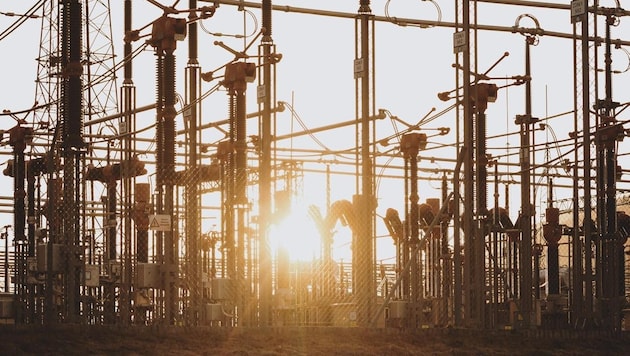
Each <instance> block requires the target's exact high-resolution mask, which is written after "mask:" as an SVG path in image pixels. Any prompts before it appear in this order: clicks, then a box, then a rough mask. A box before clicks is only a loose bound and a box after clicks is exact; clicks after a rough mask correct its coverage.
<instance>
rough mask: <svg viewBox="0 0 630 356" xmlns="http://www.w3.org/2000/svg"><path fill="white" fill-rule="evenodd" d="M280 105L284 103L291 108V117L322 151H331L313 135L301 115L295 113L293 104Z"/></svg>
mask: <svg viewBox="0 0 630 356" xmlns="http://www.w3.org/2000/svg"><path fill="white" fill-rule="evenodd" d="M278 103H282V104H283V105H284V106H285V107H287V108H289V111H290V112H291V115H293V117H294V118H295V120H296V121H297V122H298V124H299V125H300V126H301V127H302V129H303V130H304V131H305V132H306V133H307V134H308V136H309V137H310V138H311V139H312V140H313V142H315V143H316V144H317V145H318V146H319V147H321V148H322V149H324V150H325V151H331V150H330V149H329V148H328V147H327V146H326V145H324V143H323V142H321V141H320V140H319V139H318V138H317V137H316V136H315V134H313V133H312V132H311V129H309V128H308V127H307V126H306V124H305V123H304V121H302V119H301V118H300V115H299V114H298V113H297V112H296V111H295V109H294V108H293V106H291V104H289V103H287V102H285V101H279V102H278Z"/></svg>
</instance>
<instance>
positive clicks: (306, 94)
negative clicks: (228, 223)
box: [0, 0, 630, 233]
mask: <svg viewBox="0 0 630 356" xmlns="http://www.w3.org/2000/svg"><path fill="white" fill-rule="evenodd" d="M103 2H105V3H107V2H106V1H103ZM160 2H161V3H163V4H167V5H170V4H172V3H173V2H172V1H163V0H162V1H160ZM32 3H33V2H32V1H31V2H25V1H10V2H7V1H5V2H3V3H2V4H1V5H0V12H2V13H5V14H6V13H10V12H14V13H23V12H25V11H26V10H27V9H28V8H30V6H32ZM187 3H188V2H187V1H180V3H179V4H178V5H177V8H178V9H184V8H185V6H187ZM273 3H274V5H289V6H295V7H301V8H317V9H322V10H329V11H339V12H345V13H356V12H357V10H358V7H359V1H317V2H316V1H304V0H301V1H300V0H294V1H291V0H285V1H274V2H273ZM371 3H372V12H373V13H374V14H375V15H378V16H386V15H389V16H390V17H392V22H389V23H388V22H377V23H376V25H375V29H376V32H375V33H376V38H375V58H376V94H375V106H376V108H383V109H386V110H389V112H391V114H392V115H395V116H397V117H399V118H400V119H401V120H403V121H405V122H407V123H410V124H415V123H417V122H418V121H419V120H420V119H421V118H422V117H424V116H425V115H426V114H427V113H429V111H431V110H432V108H435V112H436V113H437V112H441V111H443V110H445V109H447V108H448V107H449V106H451V105H452V104H453V103H454V101H453V100H451V101H449V102H442V101H440V100H439V99H438V97H437V94H438V93H439V92H443V91H450V90H452V89H454V87H455V77H456V70H455V69H454V68H453V67H452V64H453V63H454V62H455V56H454V54H453V45H452V36H453V32H454V30H453V28H450V27H444V26H439V25H438V26H435V27H430V28H420V27H417V26H400V25H396V24H394V23H393V22H396V20H400V19H401V18H415V19H422V20H436V21H437V20H441V21H443V22H445V23H448V22H453V21H454V19H455V13H454V10H453V8H454V4H455V1H450V0H449V1H444V0H435V1H433V2H432V1H420V0H414V1H412V0H390V1H382V0H379V1H372V2H371ZM549 3H560V4H567V3H568V1H550V2H549ZM600 3H601V5H602V6H615V2H614V1H601V2H600ZM620 3H621V5H622V6H624V1H620ZM625 3H627V2H625ZM110 4H111V10H112V26H113V27H112V31H113V36H112V38H113V39H114V50H115V53H116V54H117V58H121V57H122V47H123V41H122V39H123V33H122V31H123V26H122V19H123V17H122V7H123V1H122V0H119V1H110ZM199 4H200V5H211V3H205V2H201V1H200V2H199ZM133 5H134V20H133V26H134V28H141V27H144V26H145V25H147V24H149V23H150V22H151V21H153V20H154V19H156V18H157V17H159V16H160V15H161V11H160V10H159V9H158V8H157V7H155V6H154V5H152V4H150V3H149V2H147V1H139V0H136V1H134V2H133ZM477 14H478V22H479V24H483V25H490V26H496V27H502V28H510V27H513V26H515V25H516V19H517V18H519V16H520V15H523V14H528V15H531V16H533V17H534V18H536V19H537V20H538V21H539V24H540V28H541V29H542V30H544V31H547V32H559V33H566V34H570V33H572V25H571V22H570V16H569V12H568V11H567V10H554V9H540V8H533V7H520V6H512V5H501V4H492V3H484V2H480V3H479V4H478V8H477ZM252 15H253V16H254V17H255V18H256V19H255V20H254V19H253V18H252ZM177 16H181V17H185V16H186V15H184V14H182V15H177ZM273 16H274V17H273V25H274V26H273V39H274V43H275V45H276V50H277V52H278V53H281V54H282V55H283V57H282V60H281V62H280V63H279V64H278V65H277V67H276V69H277V100H278V101H285V102H288V103H292V104H293V107H294V109H295V111H294V114H297V115H298V116H299V118H300V119H301V120H302V121H303V123H304V124H305V125H306V126H307V127H308V128H310V129H315V128H317V127H320V126H325V125H329V124H332V123H338V122H343V121H348V120H352V119H353V118H354V117H355V81H354V79H353V60H354V53H355V22H354V21H353V20H351V19H343V18H333V17H325V16H318V15H305V14H296V13H291V12H280V11H275V12H274V13H273ZM16 19H17V18H16V17H9V16H0V31H3V30H4V29H6V28H8V27H9V25H10V24H11V23H13V22H14V21H15V20H16ZM601 20H602V21H601V22H602V23H603V18H601ZM261 22H262V19H261V16H260V10H259V9H251V15H250V14H248V13H244V12H242V11H238V10H237V8H236V7H234V6H229V5H221V6H220V7H219V9H217V12H216V13H215V15H214V17H212V18H210V19H207V20H204V21H203V25H204V27H205V29H207V30H208V31H209V32H213V33H223V34H243V33H245V34H251V33H252V31H256V30H260V27H259V26H260V25H261ZM628 22H630V19H626V18H621V19H620V24H619V26H617V27H613V29H612V37H613V38H615V39H616V38H622V39H624V40H625V39H626V38H624V36H627V35H628V34H629V33H630V32H629V27H628ZM518 25H519V27H526V28H532V27H534V23H533V21H532V20H531V19H530V18H529V17H527V18H523V19H522V20H521V22H519V24H518ZM256 26H258V27H256ZM40 28H41V20H40V19H31V20H28V21H27V22H26V23H25V24H24V25H22V26H21V27H20V28H18V29H17V30H15V31H14V32H13V33H11V34H10V35H8V36H6V37H5V38H2V39H1V40H0V51H1V52H2V53H3V58H2V62H1V63H2V67H0V71H2V72H1V77H2V78H3V82H4V85H2V86H0V109H9V110H11V111H19V110H24V109H27V108H29V107H30V106H31V105H33V101H34V93H35V84H34V81H35V78H36V62H35V58H36V57H37V54H38V47H39V38H40ZM143 33H148V30H146V29H145V30H144V31H143ZM599 33H600V34H601V35H603V33H604V32H603V27H601V28H600V30H599ZM217 40H220V41H223V42H224V43H225V44H227V45H228V46H230V47H231V48H234V49H237V50H240V49H242V48H243V46H244V42H249V41H250V40H251V37H250V38H247V39H245V40H243V39H236V38H233V37H229V36H222V37H217V36H213V35H210V34H208V33H206V32H204V31H203V30H200V37H199V48H200V54H199V62H200V65H201V66H202V69H203V71H208V70H214V69H216V68H219V67H221V66H222V65H224V64H225V63H226V62H227V61H229V60H231V59H232V58H233V56H232V55H231V54H230V53H228V52H227V51H225V50H224V49H222V48H220V47H218V46H215V45H214V44H213V43H214V41H217ZM141 43H142V41H138V42H137V43H134V48H137V47H138V46H140V45H141ZM257 46H258V42H256V43H255V44H254V46H252V47H251V48H250V50H249V52H248V53H249V54H251V55H255V54H256V52H257ZM477 49H478V59H477V66H478V70H479V72H485V71H486V70H487V69H488V68H490V67H491V66H492V65H493V64H494V63H495V62H496V61H497V60H498V59H499V58H500V57H501V56H502V55H503V54H504V53H505V52H508V53H509V56H508V57H506V58H505V59H503V60H502V61H501V62H500V63H499V64H498V65H497V66H496V67H495V68H494V69H493V70H492V71H491V72H490V73H489V75H490V76H491V77H494V78H497V79H496V80H493V81H492V82H494V83H496V84H497V85H499V86H503V85H506V84H509V83H511V82H512V81H511V80H509V79H505V78H506V77H512V76H516V75H523V74H524V68H525V58H524V56H525V55H524V53H525V52H524V49H525V37H523V36H522V35H520V34H517V33H510V32H503V31H479V33H478V39H477ZM601 51H602V52H603V47H602V50H601ZM152 52H153V51H152V50H151V49H147V50H145V51H144V52H143V53H142V54H140V55H139V56H138V57H137V58H136V60H135V61H134V83H135V85H136V86H137V88H138V100H137V104H138V106H144V105H148V104H151V103H153V102H154V100H155V99H154V98H155V92H154V87H155V75H154V72H155V69H154V59H155V57H154V55H153V53H152ZM176 56H177V64H178V72H177V91H178V93H180V94H183V93H184V89H183V88H184V70H183V67H184V66H185V64H186V62H187V51H186V43H185V42H179V43H178V49H177V52H176ZM601 58H603V56H601ZM252 61H255V59H252ZM531 63H532V89H533V90H532V104H533V115H534V116H535V117H539V118H544V117H546V116H553V115H557V114H560V113H565V112H569V111H571V110H573V88H574V83H573V68H574V64H573V45H572V41H571V40H569V39H560V38H554V37H551V36H545V35H543V36H540V37H539V43H538V45H537V46H532V47H531ZM599 63H600V68H601V67H602V66H603V61H602V60H601V59H600V61H599ZM628 66H630V62H629V59H628V55H627V51H626V49H625V48H622V49H616V50H615V51H614V56H613V69H615V70H617V71H619V72H621V73H620V74H615V75H614V76H613V80H614V84H613V98H614V100H615V101H618V102H621V103H625V102H628V101H629V98H628V96H629V93H630V90H628V89H630V88H628V83H630V81H629V80H628V76H629V75H630V74H629V73H628V72H626V70H627V68H628ZM122 76H123V73H122V71H120V72H119V73H118V85H120V84H121V83H122V79H121V78H122ZM599 81H600V84H602V85H603V76H600V78H599ZM214 84H216V81H215V82H212V83H204V90H208V89H209V88H211V87H212V86H213V85H214ZM602 88H603V87H602ZM603 93H604V91H603V90H602V89H600V97H602V96H603ZM255 94H256V92H255V84H251V85H250V87H249V91H248V95H249V96H250V98H255ZM250 102H251V104H248V111H249V112H252V111H256V110H257V106H256V104H255V101H254V100H253V99H252V100H250ZM524 102H525V91H524V86H517V87H509V88H506V89H501V90H500V91H499V95H498V98H497V101H496V102H495V103H491V104H490V106H489V108H488V110H487V120H488V136H489V137H490V136H494V135H501V136H500V137H499V138H496V139H491V140H489V141H488V148H489V153H491V154H493V155H494V156H499V157H500V158H499V160H500V161H501V162H504V163H517V162H518V155H517V154H516V148H517V146H518V143H519V138H518V135H511V136H507V137H506V136H502V135H504V134H506V133H508V132H515V131H516V130H517V129H518V126H517V125H515V124H514V118H515V116H516V115H520V114H524ZM226 113H227V96H226V94H225V92H224V91H220V92H217V93H214V94H212V95H210V96H209V97H208V99H206V100H204V102H203V121H204V122H212V121H218V120H223V119H225V118H226ZM625 115H627V114H626V112H624V113H623V114H622V115H621V116H620V117H619V119H620V120H625V119H624V116H625ZM154 120H155V118H154V114H153V113H150V112H149V113H145V114H141V115H138V122H139V123H138V127H142V126H143V125H146V126H148V125H150V124H151V123H153V122H154ZM179 120H180V121H179V123H178V129H181V128H182V124H181V118H179ZM14 124H15V123H14V122H13V121H12V120H11V119H10V118H8V117H3V118H2V121H0V129H4V130H6V129H9V128H11V127H12V126H13V125H14ZM548 124H549V125H550V126H551V127H552V129H553V131H554V133H555V134H556V137H557V139H558V140H564V139H566V138H568V132H570V131H572V130H573V116H572V115H563V116H560V117H558V118H555V119H552V120H551V121H549V122H548ZM455 125H456V122H455V111H454V110H451V111H449V112H447V113H446V114H445V115H442V116H441V117H439V118H436V119H435V120H434V121H432V122H430V123H429V124H427V126H426V127H425V128H426V129H435V128H438V127H450V128H451V131H450V133H449V134H448V135H446V136H440V137H434V138H431V139H430V143H429V145H428V146H427V151H426V152H423V153H422V155H426V156H435V157H446V158H450V159H453V158H455V156H456V151H455V149H454V148H453V147H452V146H448V147H445V148H439V149H438V148H436V147H438V146H441V145H450V144H452V143H453V142H454V141H455ZM404 128H405V127H404V126H403V125H401V124H400V123H397V126H394V125H393V124H392V122H391V121H390V120H389V119H386V120H381V121H380V122H378V124H377V133H376V136H377V139H380V138H384V137H388V136H390V135H392V134H393V133H395V132H396V131H399V130H402V129H404ZM252 130H256V125H255V124H254V123H253V122H252ZM298 131H303V129H302V127H301V126H300V125H299V123H298V122H297V120H296V118H295V117H293V118H292V114H291V112H290V111H289V110H286V111H285V112H284V113H281V114H279V115H278V133H277V134H278V135H285V134H288V133H291V132H298ZM426 132H427V133H428V134H432V133H434V132H435V131H426ZM253 134H255V132H254V133H253ZM316 137H317V139H318V140H319V143H318V142H315V141H314V140H313V139H312V138H311V137H309V136H308V135H304V136H301V137H299V138H296V139H295V140H293V141H292V142H290V141H289V140H285V141H284V142H282V143H279V145H281V146H283V147H294V148H300V149H305V150H322V149H324V147H325V149H329V150H331V151H335V150H343V149H350V148H352V147H353V146H354V132H353V129H352V128H348V129H342V130H336V131H334V132H327V133H322V134H317V135H316ZM221 138H222V134H221V133H220V132H218V131H217V132H214V133H210V134H209V136H208V137H207V140H208V141H210V142H214V141H216V140H219V139H221ZM5 140H6V138H5ZM535 140H536V142H546V141H550V144H549V146H548V149H547V150H544V149H543V150H541V151H540V152H539V154H537V158H536V160H537V163H542V161H543V160H544V159H545V158H546V157H547V156H549V157H550V158H554V157H557V156H558V152H561V153H564V152H567V151H569V148H568V147H555V145H554V144H553V143H551V141H554V140H555V139H554V138H553V137H552V136H551V134H550V131H549V130H544V131H539V132H537V133H536V138H535ZM627 145H628V143H627V142H623V143H622V144H621V145H620V146H619V152H620V153H626V152H627V151H628V149H627V147H628V146H627ZM322 146H324V147H322ZM395 147H396V142H395V140H392V145H390V146H388V147H379V151H380V152H383V151H386V150H389V149H394V148H395ZM0 152H3V153H9V152H10V147H9V146H4V147H0ZM507 153H510V155H509V156H506V154H507ZM282 155H283V156H286V155H288V153H282ZM302 155H303V154H301V153H297V152H296V153H294V158H296V159H300V157H301V156H302ZM2 157H4V159H2ZM2 157H0V159H1V160H2V162H4V161H6V159H9V158H10V156H9V155H7V154H4V155H3V156H2ZM572 157H573V156H572V155H571V156H570V158H571V159H572ZM302 158H304V159H308V160H315V159H318V158H321V159H322V160H323V161H334V160H338V161H342V162H349V161H350V160H351V158H353V156H352V155H351V154H346V155H333V154H327V155H320V156H317V155H316V156H313V155H309V156H308V157H302ZM624 158H625V157H624ZM624 160H625V159H624ZM622 161H623V160H622ZM379 162H380V163H382V164H385V163H388V164H390V165H392V166H397V167H400V166H402V164H403V160H402V158H395V159H393V160H391V161H388V160H387V159H386V158H383V159H379ZM306 166H307V167H308V168H310V169H314V170H323V169H325V165H323V164H316V163H310V164H308V165H307V164H305V167H306ZM420 166H421V167H422V168H429V169H438V170H439V169H451V168H452V167H453V164H452V163H449V162H440V161H439V160H438V161H436V162H431V161H430V160H422V161H421V162H420ZM622 166H623V163H622ZM340 167H341V166H340V165H335V164H332V165H331V168H332V170H333V171H334V170H335V169H341V168H340ZM624 168H626V167H624ZM345 169H346V170H347V168H345ZM504 170H509V172H510V174H506V175H504V176H503V177H501V179H502V180H509V179H511V178H513V179H514V180H515V181H520V178H519V176H518V169H517V168H516V167H511V168H504ZM542 172H543V171H542V170H539V171H537V174H542ZM382 173H384V174H385V175H389V174H397V175H401V174H402V173H401V172H400V170H389V171H383V172H382ZM421 175H423V176H426V175H429V173H421ZM439 175H440V174H435V176H436V177H437V176H439ZM317 176H318V178H314V179H315V180H313V181H309V180H308V179H307V178H305V180H304V187H303V190H304V197H303V199H304V201H305V204H311V203H312V204H317V205H319V206H320V207H322V204H323V203H324V201H323V200H322V199H323V197H324V196H325V195H324V192H325V190H324V184H323V180H322V175H321V174H319V175H317ZM0 182H2V184H3V186H4V187H5V188H4V189H3V190H0V196H2V197H9V196H11V195H12V189H11V188H10V187H11V184H12V183H11V181H10V180H8V179H6V178H1V179H0ZM353 183H354V179H353V178H351V177H346V176H341V175H335V176H334V180H333V184H332V185H331V187H330V190H331V194H332V200H333V201H334V200H336V199H351V197H352V194H353V193H354V184H353ZM564 183H565V184H570V179H566V180H565V181H564ZM623 184H624V183H620V185H623ZM421 187H422V190H421V193H420V194H421V201H424V200H425V199H426V198H435V197H440V196H441V191H440V190H439V184H438V183H432V184H423V185H422V186H421ZM378 189H379V190H378V197H379V199H380V200H379V207H378V208H377V213H378V214H380V215H384V212H385V210H386V209H387V208H388V207H394V208H396V209H398V210H399V211H401V212H402V207H403V203H404V199H405V198H404V196H403V195H402V191H403V184H402V180H400V179H398V180H392V179H386V178H383V179H382V180H379V185H378ZM489 189H493V188H492V187H490V188H489ZM500 189H501V191H502V192H503V190H504V187H503V186H502V187H501V188H500ZM566 192H567V191H566V190H564V191H559V192H558V193H555V194H554V195H555V196H560V197H567V196H569V195H567V194H566ZM569 193H570V192H569ZM502 194H503V193H502ZM510 195H511V196H512V197H513V198H517V197H518V196H519V191H518V185H517V184H512V185H511V186H510ZM546 195H547V193H546V190H544V189H540V190H539V194H537V199H539V200H537V201H536V203H537V204H539V203H540V202H541V201H543V202H544V199H546ZM489 197H490V199H491V200H492V195H491V194H490V195H489ZM501 199H504V198H503V197H502V198H501ZM10 202H11V201H9V203H10ZM492 205H493V203H492V201H490V202H489V206H492ZM518 208H519V207H517V206H513V207H511V215H512V216H514V218H515V217H516V215H517V214H518ZM3 210H5V211H6V210H7V208H3ZM9 210H11V209H9ZM542 210H544V207H543V208H542ZM539 211H541V209H539ZM11 219H12V217H11V216H10V215H9V214H2V215H1V216H0V220H6V221H11ZM380 225H382V224H381V223H380V222H379V230H382V226H380ZM379 233H380V232H379Z"/></svg>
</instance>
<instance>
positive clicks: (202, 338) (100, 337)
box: [0, 325, 630, 355]
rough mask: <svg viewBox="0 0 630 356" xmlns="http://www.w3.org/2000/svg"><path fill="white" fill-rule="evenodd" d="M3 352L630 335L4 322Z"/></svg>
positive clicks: (554, 346) (479, 349)
mask: <svg viewBox="0 0 630 356" xmlns="http://www.w3.org/2000/svg"><path fill="white" fill-rule="evenodd" d="M0 354H1V355H628V354H630V335H626V334H623V335H618V336H614V337H608V336H598V337H594V336H585V334H582V333H580V334H575V333H551V334H545V335H542V336H541V335H540V334H537V335H536V336H532V335H524V334H523V333H521V332H516V331H492V332H489V331H485V332H480V331H469V330H458V329H430V330H419V331H417V332H414V333H406V332H401V331H398V330H393V329H376V330H374V329H361V328H333V327H329V328H326V327H321V328H308V327H304V328H298V327H290V328H289V327H285V328H235V329H227V328H224V329H216V328H215V329H211V328H204V327H197V328H185V327H138V328H133V327H113V326H112V327H95V326H78V325H74V326H73V325H60V326H55V327H53V328H43V327H25V326H15V325H0Z"/></svg>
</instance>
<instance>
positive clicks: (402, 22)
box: [385, 0, 442, 28]
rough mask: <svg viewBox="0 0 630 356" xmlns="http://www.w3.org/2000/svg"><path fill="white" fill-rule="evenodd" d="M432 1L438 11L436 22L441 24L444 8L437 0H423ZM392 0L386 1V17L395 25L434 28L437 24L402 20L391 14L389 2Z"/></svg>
mask: <svg viewBox="0 0 630 356" xmlns="http://www.w3.org/2000/svg"><path fill="white" fill-rule="evenodd" d="M426 1H428V2H431V3H432V4H433V5H434V6H435V10H436V12H437V21H436V23H437V24H439V23H441V22H442V9H441V8H440V5H438V3H437V2H436V1H435V0H422V2H426ZM390 2H391V0H387V2H386V3H385V17H386V18H387V19H388V20H389V22H391V23H393V24H394V25H398V26H401V27H406V26H410V27H418V28H432V27H435V25H419V24H410V23H407V22H405V21H402V20H400V19H399V18H397V17H393V16H390V15H389V4H390Z"/></svg>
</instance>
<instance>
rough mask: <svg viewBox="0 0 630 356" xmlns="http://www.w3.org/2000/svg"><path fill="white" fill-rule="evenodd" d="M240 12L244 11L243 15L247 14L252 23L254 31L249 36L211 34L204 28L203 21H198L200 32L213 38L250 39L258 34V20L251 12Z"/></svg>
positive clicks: (245, 10)
mask: <svg viewBox="0 0 630 356" xmlns="http://www.w3.org/2000/svg"><path fill="white" fill-rule="evenodd" d="M242 11H244V12H245V13H247V14H248V15H249V16H250V17H251V18H252V21H253V22H254V29H253V30H252V32H251V33H249V34H245V35H241V34H229V33H222V32H212V31H210V30H209V29H207V28H206V26H205V25H204V24H203V21H199V27H201V30H202V31H203V32H205V33H207V34H209V35H211V36H215V37H234V38H250V37H252V36H254V35H256V33H257V32H258V27H259V25H258V19H257V18H256V15H254V13H253V12H251V11H250V10H247V9H243V10H242Z"/></svg>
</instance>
